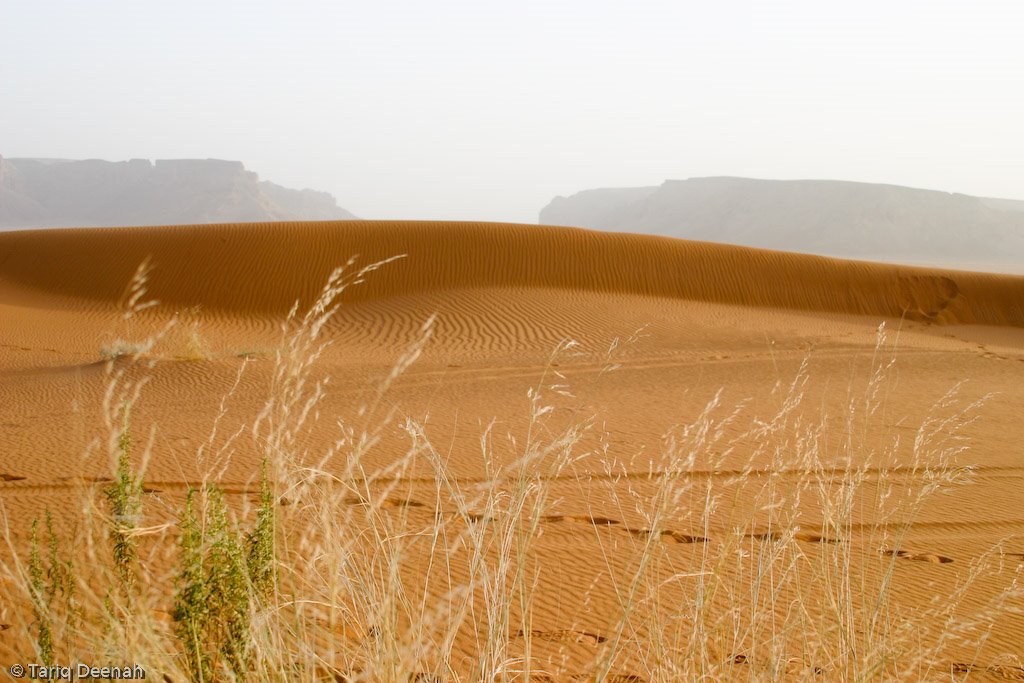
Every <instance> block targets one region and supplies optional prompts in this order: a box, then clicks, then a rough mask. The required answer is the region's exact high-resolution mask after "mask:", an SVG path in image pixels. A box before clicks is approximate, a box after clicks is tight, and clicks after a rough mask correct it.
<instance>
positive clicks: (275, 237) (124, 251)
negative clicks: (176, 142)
mask: <svg viewBox="0 0 1024 683" xmlns="http://www.w3.org/2000/svg"><path fill="white" fill-rule="evenodd" d="M353 254H358V255H359V256H360V257H361V261H360V262H361V263H362V264H366V263H370V262H373V261H376V260H380V259H385V258H389V257H392V256H397V255H405V256H406V260H405V263H403V264H402V265H401V267H391V268H386V269H384V270H382V271H381V272H379V273H375V274H374V276H373V277H372V278H371V280H370V281H369V282H368V283H366V284H364V285H362V286H360V287H359V288H357V289H355V290H353V291H352V292H351V294H350V298H349V300H350V301H369V300H377V299H384V298H388V297H394V296H399V295H402V294H409V293H422V292H427V291H437V290H450V289H459V288H487V287H509V288H520V287H537V288H551V289H566V290H583V291H591V292H605V293H610V294H635V295H642V296H657V297H670V298H677V299H687V300H695V301H708V302H716V303H727V304H738V305H747V306H764V307H782V308H789V309H797V310H806V311H820V312H831V313H845V314H854V315H875V316H884V317H897V318H898V317H900V316H903V315H906V316H907V317H909V318H912V319H917V320H927V321H939V322H947V323H979V324H990V325H1013V326H1024V295H1022V294H1024V277H1012V276H998V275H989V274H978V273H961V272H950V271H939V270H931V269H921V268H911V267H900V266H891V265H880V264H870V263H863V262H851V261H843V260H837V259H831V258H825V257H817V256H809V255H797V254H787V253H781V252H772V251H765V250H757V249H748V248H742V247H734V246H726V245H717V244H710V243H700V242H686V241H679V240H672V239H668V238H659V237H647V236H639V235H626V234H605V233H594V232H589V231H585V230H576V229H570V228H550V227H542V228H538V227H535V226H526V225H505V224H470V223H451V224H442V223H426V222H424V223H417V222H391V223H385V222H376V221H362V222H323V223H279V224H251V225H212V226H174V227H160V228H122V229H103V230H60V231H46V232H43V231H38V232H33V231H25V232H18V233H11V234H5V235H0V263H3V269H2V271H0V282H2V283H3V286H4V287H5V289H6V290H7V292H8V294H7V298H8V300H11V298H12V297H33V298H34V297H42V299H43V300H47V301H50V302H56V301H58V300H60V299H67V300H76V301H95V302H106V303H114V302H116V301H117V300H118V299H119V298H120V296H121V295H122V293H123V291H124V287H125V283H126V282H128V281H129V280H130V279H131V277H132V274H133V273H134V271H135V269H136V268H137V267H138V265H139V264H141V263H142V262H143V261H144V260H147V259H149V260H151V262H152V264H153V265H154V266H155V267H156V268H157V269H158V271H157V272H158V273H159V276H158V277H155V278H154V280H153V283H152V288H151V294H152V295H153V296H154V297H155V298H156V299H158V300H160V301H161V302H163V303H164V304H166V305H169V306H175V307H189V306H195V305H202V306H204V307H208V308H212V309H219V310H224V311H231V312H235V313H240V314H243V315H244V314H274V315H281V314H283V313H285V312H286V311H287V310H288V309H289V308H290V306H291V305H292V304H293V303H294V301H295V299H296V298H299V299H300V300H302V301H304V302H307V303H308V302H309V301H311V300H312V298H313V297H315V296H316V294H317V293H318V292H319V290H320V288H321V287H322V285H323V282H324V281H325V279H326V277H327V275H328V274H329V273H330V271H331V269H333V268H334V267H336V266H337V265H339V264H341V263H344V262H345V261H346V260H347V259H348V258H349V256H351V255H353ZM83 283H88V285H87V286H83ZM15 292H17V294H15Z"/></svg>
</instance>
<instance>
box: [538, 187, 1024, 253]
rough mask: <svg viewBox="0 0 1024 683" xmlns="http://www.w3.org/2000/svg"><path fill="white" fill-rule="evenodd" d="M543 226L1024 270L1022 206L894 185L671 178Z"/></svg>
mask: <svg viewBox="0 0 1024 683" xmlns="http://www.w3.org/2000/svg"><path fill="white" fill-rule="evenodd" d="M540 222H541V223H545V224H554V225H573V226H578V227H588V228H596V229H602V230H617V231H624V232H644V233H653V234H659V235H668V236H671V237H682V238H687V239H696V240H706V241H710V242H724V243H729V244H740V245H745V246H752V247H763V248H767V249H781V250H786V251H800V252H808V253H816V254H824V255H828V256H840V257H848V258H865V259H877V260H898V261H905V262H910V263H932V264H941V265H950V266H957V265H961V266H963V267H979V266H987V265H992V266H994V267H1004V266H1008V265H1009V266H1012V265H1013V264H1019V265H1024V202H1016V201H1010V200H996V199H985V198H979V197H971V196H968V195H963V194H949V193H945V192H934V191H930V190H917V189H912V188H908V187H898V186H895V185H873V184H867V183H853V182H841V181H828V180H795V181H780V180H753V179H748V178H691V179H689V180H669V181H666V182H665V183H663V184H662V185H661V186H659V187H646V188H630V189H627V190H623V189H609V190H587V191H585V192H580V193H577V194H575V195H572V196H571V197H558V198H556V199H554V200H553V201H552V202H551V203H550V204H548V205H547V206H546V207H544V209H543V210H541V212H540Z"/></svg>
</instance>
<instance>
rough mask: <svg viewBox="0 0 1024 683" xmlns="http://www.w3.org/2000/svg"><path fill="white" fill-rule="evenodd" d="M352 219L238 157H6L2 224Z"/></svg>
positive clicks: (1, 176)
mask: <svg viewBox="0 0 1024 683" xmlns="http://www.w3.org/2000/svg"><path fill="white" fill-rule="evenodd" d="M346 218H349V219H350V218H355V216H353V215H352V214H350V213H349V212H348V211H345V210H344V209H342V208H340V207H339V206H338V205H337V203H336V202H335V200H334V197H332V196H331V195H329V194H327V193H326V192H316V191H313V190H292V189H289V188H286V187H281V186H280V185H275V184H274V183H271V182H268V181H265V180H264V181H261V180H260V179H259V177H258V176H257V175H256V174H255V173H253V172H251V171H247V170H245V167H244V166H243V165H242V163H241V162H239V161H222V160H219V159H161V160H157V161H156V162H155V163H151V162H150V161H149V160H147V159H132V160H131V161H119V162H110V161H101V160H98V159H90V160H86V161H69V160H63V159H3V158H0V229H18V228H33V227H67V226H125V225H170V224H185V223H222V222H247V221H254V222H262V221H280V220H337V219H346Z"/></svg>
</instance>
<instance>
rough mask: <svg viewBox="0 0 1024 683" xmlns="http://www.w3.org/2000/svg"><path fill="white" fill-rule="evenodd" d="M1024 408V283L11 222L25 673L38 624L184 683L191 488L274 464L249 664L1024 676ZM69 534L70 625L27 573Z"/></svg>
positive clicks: (718, 249)
mask: <svg viewBox="0 0 1024 683" xmlns="http://www.w3.org/2000/svg"><path fill="white" fill-rule="evenodd" d="M381 262H383V263H381ZM377 263H380V265H379V266H378V267H374V268H371V269H370V270H369V271H368V272H364V273H361V269H364V268H366V267H367V266H371V264H377ZM345 264H349V265H348V266H347V267H346V269H345V271H344V272H343V273H342V274H341V276H340V277H341V279H340V280H338V281H337V282H338V283H344V285H345V286H344V289H343V291H340V292H339V293H338V296H337V297H336V298H334V299H333V300H332V302H331V305H330V306H329V307H328V308H326V309H324V310H322V311H321V310H318V309H314V310H313V313H312V317H311V318H309V319H307V320H308V321H312V322H310V323H309V324H307V325H305V326H304V323H303V316H304V315H305V313H306V312H307V311H309V310H310V307H311V306H313V305H314V303H315V302H316V301H317V298H318V297H319V296H320V295H321V294H322V292H323V287H324V286H325V283H327V282H328V279H329V277H330V275H331V273H332V272H333V271H334V269H335V268H337V267H339V266H344V265H345ZM140 268H141V269H142V270H140ZM357 276H358V277H357ZM133 282H134V283H135V288H134V289H133V288H132V287H133ZM329 294H334V292H329ZM296 302H297V308H295V309H294V310H295V313H294V315H293V317H292V324H291V326H290V327H288V328H287V330H286V331H284V332H282V325H283V324H284V323H285V321H286V319H287V318H288V316H289V313H290V312H291V311H293V306H296ZM334 304H337V305H338V307H337V309H336V310H335V309H334V308H333V305H334ZM317 316H320V318H321V320H320V321H319V322H318V321H317ZM321 322H322V326H321V325H320V323H321ZM296 331H297V332H296ZM289 335H291V336H289ZM302 335H306V336H305V337H302ZM300 337H301V338H300ZM307 360H308V362H307ZM1022 406H1024V277H1022V276H1012V275H998V274H984V273H971V272H959V271H952V270H948V271H941V270H934V269H924V268H914V267H905V266H898V265H888V264H886V265H883V264H873V263H867V262H854V261H843V260H839V259H832V258H825V257H817V256H809V255H797V254H788V253H782V252H773V251H766V250H757V249H748V248H742V247H733V246H723V245H715V244H710V243H699V242H688V241H683V240H674V239H670V238H661V237H647V236H640V235H624V234H614V233H598V232H590V231H586V230H580V229H573V228H558V227H551V226H535V225H506V224H490V223H486V224H485V223H481V224H472V223H429V222H382V221H335V222H315V223H280V224H225V225H204V226H168V227H158V228H152V227H146V228H116V229H115V228H111V229H60V230H34V231H17V232H8V233H0V477H2V481H0V523H2V526H3V531H4V532H5V540H4V543H3V546H2V549H0V558H3V565H4V567H5V571H4V574H3V577H2V580H3V582H4V583H3V593H2V597H0V622H2V624H3V625H2V627H0V628H2V629H3V630H0V660H2V663H3V664H4V665H5V666H8V665H10V664H11V663H14V662H25V661H30V660H31V661H35V660H37V659H38V658H39V656H40V650H39V647H40V646H39V638H38V630H39V624H40V622H41V621H47V623H49V624H50V626H51V627H52V629H53V631H54V639H55V641H56V645H55V648H54V652H55V653H56V654H55V655H54V656H55V657H56V658H57V659H59V660H69V659H72V658H74V659H76V660H81V659H83V658H84V657H87V656H91V657H93V659H99V657H98V655H97V653H98V652H99V648H100V646H101V645H102V646H104V647H106V648H107V650H106V651H105V654H104V655H103V657H105V660H104V661H111V660H113V659H117V660H118V661H124V662H126V663H131V662H134V661H137V660H141V661H143V662H144V664H145V665H146V666H148V667H149V670H150V671H153V672H160V673H161V674H162V675H163V676H165V677H166V679H167V680H188V679H189V676H190V675H192V674H190V673H189V672H190V669H189V664H188V660H187V657H186V655H185V654H184V652H185V651H186V649H187V648H185V647H184V646H183V645H182V644H181V643H180V642H179V641H180V638H179V635H180V631H176V630H175V623H176V619H177V617H176V616H175V614H176V613H175V607H174V604H175V599H176V598H175V592H176V590H179V589H180V586H181V585H182V579H181V574H182V570H181V562H180V559H179V558H180V553H181V550H180V545H181V544H180V542H179V536H180V529H181V519H182V509H183V505H184V501H185V499H186V495H187V492H188V491H189V489H192V490H194V491H197V492H201V491H205V490H207V488H208V485H209V484H214V485H216V486H217V487H218V488H219V489H220V490H221V491H222V492H223V497H224V499H225V500H226V503H227V508H228V510H229V513H230V519H231V522H230V524H232V525H234V524H237V525H239V528H242V527H246V528H248V527H247V525H249V526H251V524H252V520H253V519H254V515H255V514H256V513H255V510H256V508H257V507H258V505H259V503H260V494H261V476H262V475H261V472H264V471H267V472H269V475H268V476H267V477H266V479H267V481H268V482H269V487H270V489H271V494H272V497H273V508H274V510H275V515H276V517H275V519H276V525H277V528H276V530H275V531H274V533H275V534H276V539H277V540H276V559H275V562H276V563H277V569H276V581H277V588H276V589H275V592H274V593H273V595H272V596H271V597H270V598H261V599H258V600H257V599H255V598H254V599H253V601H252V602H251V604H250V608H251V613H249V616H248V617H247V621H246V624H247V628H250V629H252V630H253V635H252V637H251V638H249V640H248V642H250V646H248V647H249V649H248V650H247V651H246V655H245V658H244V659H245V666H246V667H247V668H246V671H247V672H249V673H248V674H246V675H244V676H241V678H242V679H245V678H250V677H251V678H252V679H254V680H255V679H260V680H263V679H266V680H358V679H359V678H360V677H361V676H362V677H363V679H365V680H550V681H556V680H557V681H561V680H618V681H655V680H697V679H701V680H896V679H902V680H964V679H970V680H1007V679H1020V678H1024V661H1022V660H1024V613H1022V610H1024V593H1022V592H1021V590H1022V584H1021V581H1022V575H1021V572H1022V571H1024V447H1022V445H1021V444H1022V443H1024V409H1022ZM126 429H130V435H131V443H132V447H131V449H130V452H129V453H128V455H129V460H130V462H131V466H132V472H133V473H134V474H133V476H137V477H138V483H139V486H140V490H141V499H140V500H141V510H140V511H139V513H138V515H137V516H136V518H133V519H132V520H130V524H131V530H130V532H128V533H127V535H128V536H129V537H131V538H132V539H133V542H134V543H136V545H137V548H138V557H137V558H136V560H134V562H135V565H134V566H133V568H132V569H131V572H132V573H133V576H135V577H136V579H135V581H134V585H133V586H132V587H129V588H124V587H123V586H121V585H119V584H118V583H117V581H116V580H113V579H111V577H112V576H113V575H114V574H115V572H113V571H112V570H105V569H102V568H103V567H104V566H107V565H109V563H110V560H109V556H110V552H111V551H110V548H109V547H108V546H109V543H108V536H109V534H108V533H107V531H105V529H107V528H108V527H109V526H110V523H111V522H110V516H111V513H110V510H109V506H108V504H107V500H106V498H105V495H104V491H105V490H106V489H107V488H108V487H109V486H110V484H111V481H112V480H113V479H114V478H115V477H116V474H117V472H116V466H117V457H116V456H117V455H118V454H119V453H120V452H121V450H119V445H118V444H119V443H120V442H119V437H120V436H121V435H122V434H123V433H124V432H125V431H126ZM47 512H49V514H50V517H51V519H52V525H53V528H54V537H55V538H57V539H59V543H58V545H59V548H58V550H59V555H60V557H62V558H67V560H69V561H71V562H72V563H73V564H74V565H75V566H76V570H75V579H74V580H75V582H76V586H77V588H76V592H77V596H78V597H77V598H76V600H77V601H78V602H77V603H76V604H77V605H78V607H77V608H76V609H77V610H78V617H76V618H77V619H78V621H77V622H75V624H76V625H74V626H68V625H67V623H66V621H67V620H66V618H65V616H66V615H65V612H66V611H67V610H66V609H65V608H63V607H60V606H59V603H61V600H63V598H62V597H61V596H56V597H54V598H53V600H51V599H50V598H51V596H47V598H46V599H45V602H46V603H47V604H46V605H45V606H44V607H43V608H40V604H39V602H40V600H39V598H38V596H34V594H33V592H32V590H31V588H27V587H26V584H30V583H31V581H30V577H29V573H30V572H29V569H30V565H31V558H30V555H31V547H32V546H33V543H32V536H33V532H32V522H33V520H40V522H39V524H38V525H37V539H39V538H44V537H45V533H44V532H43V531H42V529H43V526H44V525H43V523H42V520H44V519H45V518H46V514H47ZM116 521H117V520H115V522H116ZM38 544H39V542H38V541H37V545H38ZM42 545H43V554H44V555H45V554H46V552H48V551H46V549H45V546H46V542H45V540H44V541H42ZM42 562H43V566H44V567H45V566H46V562H45V560H43V561H42ZM105 600H106V602H105ZM104 604H107V605H113V607H108V608H106V611H104V608H103V605H104ZM137 612H138V613H145V616H138V614H137ZM133 615H134V616H133ZM111 653H113V654H111ZM227 659H229V657H228V656H227V655H224V654H223V651H222V652H221V654H214V655H211V663H210V664H209V666H210V667H212V668H211V669H210V670H211V671H213V672H214V675H215V676H216V677H217V679H218V680H219V679H221V678H224V679H225V680H228V679H230V677H231V675H234V676H238V673H237V670H234V669H232V664H231V662H228V661H227ZM218 667H220V668H218ZM191 671H194V669H193V670H191ZM231 671H234V672H235V673H234V674H232V673H231ZM416 677H419V678H416Z"/></svg>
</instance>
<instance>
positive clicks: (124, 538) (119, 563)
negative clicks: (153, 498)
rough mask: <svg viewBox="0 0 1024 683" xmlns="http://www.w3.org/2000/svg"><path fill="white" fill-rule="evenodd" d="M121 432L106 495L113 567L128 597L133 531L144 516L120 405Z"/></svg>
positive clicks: (132, 570) (125, 417)
mask: <svg viewBox="0 0 1024 683" xmlns="http://www.w3.org/2000/svg"><path fill="white" fill-rule="evenodd" d="M120 410H121V418H122V421H121V432H120V434H119V435H118V439H117V464H116V467H115V470H114V482H113V483H112V484H111V485H110V486H108V487H106V489H105V490H104V495H105V496H106V499H107V503H108V505H109V506H110V515H111V525H110V535H109V536H110V543H111V549H112V551H113V555H114V566H115V568H116V569H117V574H118V576H119V577H120V579H121V587H122V589H123V591H124V592H125V594H129V593H130V592H131V590H132V588H133V587H134V585H135V580H136V576H135V566H136V563H137V562H138V549H137V548H136V542H135V536H134V532H135V531H136V529H137V527H138V525H139V519H140V516H141V514H142V482H141V481H140V480H138V479H137V478H136V476H135V473H134V472H133V471H132V460H131V450H132V439H131V434H130V432H129V429H128V407H127V405H126V404H122V406H121V409H120Z"/></svg>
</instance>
